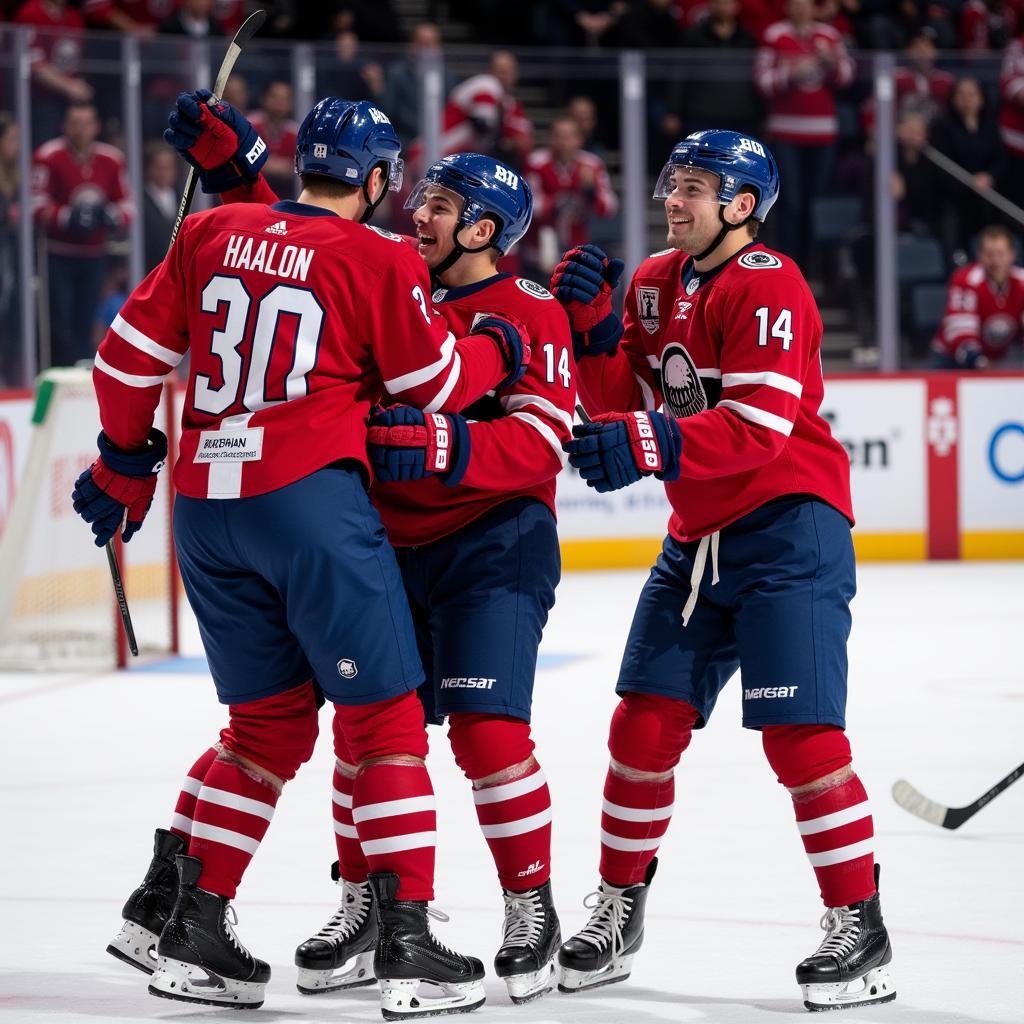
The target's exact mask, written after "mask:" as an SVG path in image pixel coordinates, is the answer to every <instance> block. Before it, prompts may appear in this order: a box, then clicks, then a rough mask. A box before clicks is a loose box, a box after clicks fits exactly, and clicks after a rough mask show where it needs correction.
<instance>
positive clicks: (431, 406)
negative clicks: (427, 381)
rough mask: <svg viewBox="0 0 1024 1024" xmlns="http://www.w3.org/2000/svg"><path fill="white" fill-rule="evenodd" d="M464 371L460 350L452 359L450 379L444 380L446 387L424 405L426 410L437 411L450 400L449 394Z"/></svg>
mask: <svg viewBox="0 0 1024 1024" xmlns="http://www.w3.org/2000/svg"><path fill="white" fill-rule="evenodd" d="M460 373H462V356H460V355H459V353H458V352H456V353H455V358H454V359H452V370H451V373H449V374H448V379H447V380H446V381H445V382H444V387H443V388H441V390H440V391H438V393H437V394H436V395H434V397H433V398H432V399H431V400H430V401H429V402H427V404H426V405H425V406H423V411H424V412H437V411H438V409H440V408H441V406H443V405H444V403H445V402H447V401H448V396H449V395H450V394H451V393H452V391H453V389H454V388H455V385H456V384H457V383H458V381H459V374H460Z"/></svg>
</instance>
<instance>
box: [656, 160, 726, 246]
mask: <svg viewBox="0 0 1024 1024" xmlns="http://www.w3.org/2000/svg"><path fill="white" fill-rule="evenodd" d="M718 209H719V202H718V175H717V174H712V173H711V172H710V171H702V170H698V169H697V168H696V167H677V168H675V170H674V171H673V172H672V191H671V192H670V193H669V195H668V197H667V198H666V199H665V219H666V221H667V223H668V244H669V245H670V246H672V248H673V249H682V250H683V252H688V253H698V252H703V251H704V250H705V249H706V248H707V247H708V246H709V245H710V244H711V243H712V242H713V241H714V239H715V236H716V235H717V234H718V232H719V230H720V228H721V226H722V225H721V223H720V221H719V219H718Z"/></svg>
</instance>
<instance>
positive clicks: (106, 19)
mask: <svg viewBox="0 0 1024 1024" xmlns="http://www.w3.org/2000/svg"><path fill="white" fill-rule="evenodd" d="M174 8H175V0H84V3H83V4H82V11H83V12H84V14H85V20H86V21H87V22H88V23H89V27H90V28H105V29H111V30H113V31H116V32H124V33H125V34H126V35H132V36H151V35H154V34H155V33H156V30H157V26H158V25H159V24H160V22H161V21H163V20H164V18H169V17H170V16H171V15H172V14H173V13H174Z"/></svg>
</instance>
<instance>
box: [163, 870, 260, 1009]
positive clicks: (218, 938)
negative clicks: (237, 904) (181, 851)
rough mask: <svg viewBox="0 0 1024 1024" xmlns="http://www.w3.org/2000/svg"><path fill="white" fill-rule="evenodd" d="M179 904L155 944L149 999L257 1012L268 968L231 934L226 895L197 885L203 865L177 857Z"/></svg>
mask: <svg viewBox="0 0 1024 1024" xmlns="http://www.w3.org/2000/svg"><path fill="white" fill-rule="evenodd" d="M176 863H177V866H178V877H179V878H180V882H179V885H178V900H177V902H176V903H175V904H174V912H173V913H172V914H171V916H170V918H169V919H168V921H167V924H166V925H164V930H163V931H162V932H161V933H160V941H159V943H157V947H156V952H157V961H156V971H155V972H154V974H153V977H152V978H151V979H150V982H149V992H150V995H154V996H160V997H161V998H163V999H180V1000H182V1001H183V1002H186V1003H208V1004H209V1005H210V1006H232V1007H238V1008H240V1009H250V1010H255V1009H257V1008H258V1007H260V1006H262V1005H263V992H264V990H265V989H266V987H267V982H268V981H270V966H269V964H266V963H264V962H263V961H262V960H257V959H256V957H254V956H253V955H252V954H251V953H250V952H249V951H248V950H247V949H246V948H245V946H243V945H242V943H241V942H240V941H239V940H238V936H237V935H236V934H235V929H234V928H233V927H232V925H234V924H236V923H237V920H238V919H237V918H236V917H235V909H234V907H232V906H231V904H230V903H229V902H228V900H227V898H226V897H224V896H218V895H217V894H216V893H212V892H207V891H206V890H205V889H200V888H199V886H198V884H197V883H198V881H199V875H200V874H201V872H202V869H203V864H202V861H200V860H199V859H198V858H196V857H184V856H179V857H178V858H177V860H176Z"/></svg>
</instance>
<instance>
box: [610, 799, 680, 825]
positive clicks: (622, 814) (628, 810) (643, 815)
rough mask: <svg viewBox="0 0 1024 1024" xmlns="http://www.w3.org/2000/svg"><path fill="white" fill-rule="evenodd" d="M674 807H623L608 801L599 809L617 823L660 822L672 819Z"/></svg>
mask: <svg viewBox="0 0 1024 1024" xmlns="http://www.w3.org/2000/svg"><path fill="white" fill-rule="evenodd" d="M675 806H676V805H675V804H666V805H665V806H664V807H624V806H623V805H622V804H613V803H612V802H611V801H610V800H604V801H602V803H601V809H602V810H603V811H604V812H605V814H610V815H611V816H612V817H613V818H618V819H619V821H661V820H662V819H664V818H671V817H672V811H673V810H674V809H675Z"/></svg>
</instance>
